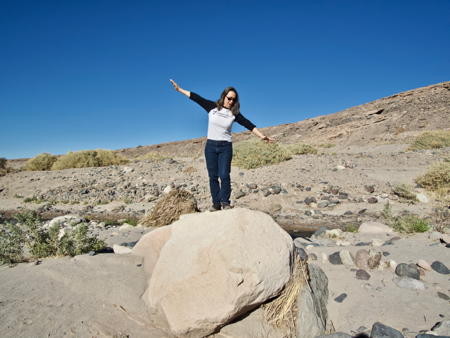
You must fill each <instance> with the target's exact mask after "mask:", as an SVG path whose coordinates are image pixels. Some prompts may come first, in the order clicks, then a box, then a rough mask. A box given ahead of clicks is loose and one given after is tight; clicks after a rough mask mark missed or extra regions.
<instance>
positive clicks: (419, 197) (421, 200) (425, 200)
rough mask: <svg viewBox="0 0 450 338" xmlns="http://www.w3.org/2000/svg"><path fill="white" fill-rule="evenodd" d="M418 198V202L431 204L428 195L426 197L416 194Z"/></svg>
mask: <svg viewBox="0 0 450 338" xmlns="http://www.w3.org/2000/svg"><path fill="white" fill-rule="evenodd" d="M416 198H417V200H418V201H419V202H422V203H428V202H429V200H428V197H427V196H426V195H424V194H421V193H419V194H416Z"/></svg>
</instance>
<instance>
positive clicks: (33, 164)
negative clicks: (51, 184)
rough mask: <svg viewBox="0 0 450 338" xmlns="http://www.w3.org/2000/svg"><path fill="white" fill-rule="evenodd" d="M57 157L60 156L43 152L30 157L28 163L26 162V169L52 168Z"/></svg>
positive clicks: (40, 169)
mask: <svg viewBox="0 0 450 338" xmlns="http://www.w3.org/2000/svg"><path fill="white" fill-rule="evenodd" d="M57 159H58V157H57V156H55V155H52V154H49V153H42V154H39V155H37V156H36V157H33V158H31V159H29V160H28V161H27V163H25V167H24V169H25V170H29V171H44V170H51V169H52V166H53V164H54V163H55V162H56V160H57Z"/></svg>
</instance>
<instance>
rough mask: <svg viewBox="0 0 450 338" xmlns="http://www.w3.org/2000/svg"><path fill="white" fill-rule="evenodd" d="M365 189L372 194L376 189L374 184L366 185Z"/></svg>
mask: <svg viewBox="0 0 450 338" xmlns="http://www.w3.org/2000/svg"><path fill="white" fill-rule="evenodd" d="M364 189H366V191H367V192H368V193H369V194H371V193H373V192H374V191H375V186H374V185H365V186H364Z"/></svg>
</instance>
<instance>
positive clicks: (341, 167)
mask: <svg viewBox="0 0 450 338" xmlns="http://www.w3.org/2000/svg"><path fill="white" fill-rule="evenodd" d="M334 169H335V170H344V169H345V167H344V166H343V165H337V166H336V167H334Z"/></svg>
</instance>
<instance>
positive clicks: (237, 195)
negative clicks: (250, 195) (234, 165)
mask: <svg viewBox="0 0 450 338" xmlns="http://www.w3.org/2000/svg"><path fill="white" fill-rule="evenodd" d="M244 196H245V193H244V192H243V191H242V190H238V191H237V192H236V193H235V194H234V198H235V199H237V200H238V199H240V198H242V197H244Z"/></svg>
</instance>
